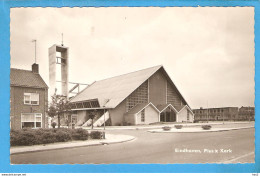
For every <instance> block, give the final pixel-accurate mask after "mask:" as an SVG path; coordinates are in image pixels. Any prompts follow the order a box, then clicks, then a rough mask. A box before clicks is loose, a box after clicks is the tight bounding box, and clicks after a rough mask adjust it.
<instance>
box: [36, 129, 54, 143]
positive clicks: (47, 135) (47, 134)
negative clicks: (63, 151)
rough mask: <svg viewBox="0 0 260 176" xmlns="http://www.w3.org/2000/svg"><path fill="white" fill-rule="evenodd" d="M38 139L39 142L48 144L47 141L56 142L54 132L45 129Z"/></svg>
mask: <svg viewBox="0 0 260 176" xmlns="http://www.w3.org/2000/svg"><path fill="white" fill-rule="evenodd" d="M38 139H39V144H49V143H54V142H57V141H56V133H53V132H51V131H46V132H45V133H43V134H42V136H40V137H39V138H38Z"/></svg>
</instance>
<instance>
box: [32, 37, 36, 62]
mask: <svg viewBox="0 0 260 176" xmlns="http://www.w3.org/2000/svg"><path fill="white" fill-rule="evenodd" d="M32 42H34V59H35V63H36V40H35V39H34V40H32Z"/></svg>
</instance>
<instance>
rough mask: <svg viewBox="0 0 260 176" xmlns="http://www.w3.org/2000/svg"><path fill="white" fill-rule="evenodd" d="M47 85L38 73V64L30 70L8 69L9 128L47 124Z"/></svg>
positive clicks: (38, 126)
mask: <svg viewBox="0 0 260 176" xmlns="http://www.w3.org/2000/svg"><path fill="white" fill-rule="evenodd" d="M47 108H48V86H47V85H46V83H45V82H44V80H43V79H42V77H41V76H40V74H39V65H38V64H33V65H32V70H31V71H30V70H21V69H16V68H11V70H10V122H11V124H10V126H11V129H22V128H45V127H47V126H48V119H47V118H46V111H47Z"/></svg>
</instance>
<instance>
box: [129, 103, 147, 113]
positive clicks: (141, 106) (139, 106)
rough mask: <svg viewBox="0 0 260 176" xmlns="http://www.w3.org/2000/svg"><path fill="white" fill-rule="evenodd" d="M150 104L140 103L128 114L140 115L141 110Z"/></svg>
mask: <svg viewBox="0 0 260 176" xmlns="http://www.w3.org/2000/svg"><path fill="white" fill-rule="evenodd" d="M148 104H149V103H140V104H138V105H136V106H135V107H133V108H132V109H131V110H130V111H128V112H127V113H128V114H136V113H138V112H139V111H140V110H142V109H143V108H144V107H145V106H146V105H148Z"/></svg>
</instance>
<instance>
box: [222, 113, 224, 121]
mask: <svg viewBox="0 0 260 176" xmlns="http://www.w3.org/2000/svg"><path fill="white" fill-rule="evenodd" d="M222 118H223V124H224V114H223V112H222Z"/></svg>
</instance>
